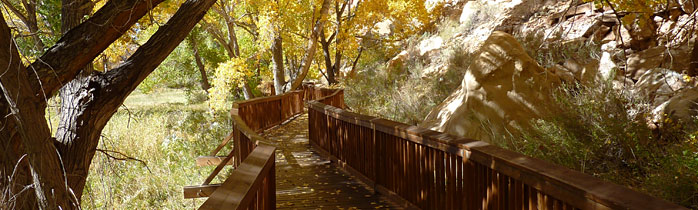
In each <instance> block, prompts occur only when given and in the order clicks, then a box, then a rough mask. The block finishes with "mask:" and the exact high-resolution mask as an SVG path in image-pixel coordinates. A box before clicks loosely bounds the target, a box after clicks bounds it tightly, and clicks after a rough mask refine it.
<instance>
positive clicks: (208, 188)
mask: <svg viewBox="0 0 698 210" xmlns="http://www.w3.org/2000/svg"><path fill="white" fill-rule="evenodd" d="M302 112H303V91H293V92H288V93H285V94H282V95H278V96H270V97H263V98H256V99H252V100H246V101H241V102H235V103H233V109H232V110H231V111H230V114H231V116H232V119H233V131H232V132H231V133H230V134H229V135H228V136H227V137H226V139H224V140H223V142H221V144H220V145H219V146H218V147H217V148H216V149H215V150H214V151H213V152H212V154H211V156H208V157H202V158H200V159H202V160H198V159H197V163H202V164H199V165H205V164H204V163H209V164H215V165H217V166H216V168H215V169H214V170H213V172H212V173H211V174H210V175H209V176H208V177H207V178H206V180H205V181H204V183H203V184H202V185H197V186H188V187H184V197H185V198H197V197H209V198H208V199H207V200H206V201H205V202H204V203H203V204H202V205H201V207H200V208H199V209H275V208H276V190H275V189H276V188H275V169H274V168H275V163H274V162H275V150H276V148H275V147H272V146H268V141H267V140H266V139H265V138H264V137H261V136H260V135H259V134H257V132H262V131H264V130H265V129H268V128H271V127H273V126H276V125H280V124H282V123H283V122H285V121H287V120H289V119H291V118H293V117H294V116H297V115H299V114H301V113H302ZM231 140H233V150H232V151H231V152H230V153H228V154H227V155H226V156H224V157H218V156H216V154H218V153H219V152H220V150H221V149H222V148H223V147H225V146H226V145H228V143H229V142H230V141H231ZM226 165H233V167H235V169H234V170H233V173H232V174H231V175H230V176H229V177H228V178H227V179H226V180H225V182H223V184H210V182H211V181H212V180H213V179H214V178H215V177H216V176H218V174H219V173H220V171H221V170H222V169H223V168H224V167H225V166H226Z"/></svg>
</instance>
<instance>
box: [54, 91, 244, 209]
mask: <svg viewBox="0 0 698 210" xmlns="http://www.w3.org/2000/svg"><path fill="white" fill-rule="evenodd" d="M206 107H207V106H206V104H205V102H203V103H198V104H188V103H187V100H186V97H185V94H184V91H182V90H176V89H165V90H160V91H156V92H154V93H150V94H142V93H134V94H132V95H131V96H129V98H127V99H126V102H125V103H124V106H123V107H122V108H120V109H119V111H118V112H117V113H116V114H115V115H114V116H113V118H112V119H111V120H110V121H109V123H108V124H107V126H106V127H105V129H104V131H103V133H102V135H103V137H102V139H101V141H100V144H99V146H98V149H99V150H100V151H98V152H97V154H96V155H95V157H94V159H93V161H92V165H91V167H90V173H89V176H88V178H87V184H86V187H85V193H84V195H83V197H82V200H83V202H82V207H83V208H84V209H194V208H196V207H198V205H200V204H201V203H202V202H203V199H200V200H185V199H184V198H183V195H182V187H183V186H186V185H197V184H201V183H202V182H203V180H204V179H205V178H206V176H207V175H208V173H210V171H211V170H213V167H212V166H209V167H197V166H195V162H194V160H195V157H196V156H199V155H205V154H208V153H209V152H210V151H211V150H213V148H215V146H217V144H218V143H219V142H220V141H221V140H222V139H223V138H224V137H225V135H226V134H227V132H229V131H230V129H231V123H230V120H229V118H228V117H227V115H225V114H220V116H219V117H217V118H215V117H213V116H212V115H211V114H210V113H209V112H208V109H207V108H206ZM53 118H55V117H53ZM53 121H54V122H55V120H53ZM226 150H227V151H229V148H226ZM227 151H224V152H227ZM223 173H228V172H226V171H225V170H224V172H223ZM223 177H225V176H223ZM221 181H222V180H214V183H216V182H221Z"/></svg>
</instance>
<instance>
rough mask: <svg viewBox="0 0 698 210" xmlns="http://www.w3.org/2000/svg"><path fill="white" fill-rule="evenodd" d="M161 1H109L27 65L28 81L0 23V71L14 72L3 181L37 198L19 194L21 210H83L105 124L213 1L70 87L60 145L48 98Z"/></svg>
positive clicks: (6, 83) (185, 8) (189, 5)
mask: <svg viewBox="0 0 698 210" xmlns="http://www.w3.org/2000/svg"><path fill="white" fill-rule="evenodd" d="M160 2H161V1H158V0H148V1H145V0H120V1H109V2H108V3H107V4H106V5H105V6H104V7H102V8H101V9H100V11H98V12H97V13H96V14H95V15H94V16H93V17H92V18H91V19H90V20H89V21H87V23H85V24H81V25H80V26H78V27H76V28H74V29H73V30H71V31H69V32H68V33H67V34H66V35H64V36H63V38H62V39H61V40H59V42H58V44H56V46H54V47H52V48H51V50H49V51H48V52H47V53H46V54H45V55H44V56H42V59H44V60H42V61H43V62H42V63H34V64H32V65H31V66H30V67H31V68H34V70H35V71H36V72H37V74H36V75H29V74H28V72H34V71H27V70H25V68H24V67H23V66H22V64H21V63H20V62H19V56H18V55H19V54H18V53H17V50H16V47H14V46H13V42H12V39H11V37H10V33H9V29H8V27H7V25H6V24H5V21H4V19H1V20H2V23H0V44H3V46H10V47H7V48H3V49H2V50H0V65H2V66H8V67H11V68H10V69H9V70H10V71H7V72H6V73H5V74H2V75H0V87H1V88H2V89H1V90H2V101H0V114H2V116H8V117H7V119H5V120H3V121H2V122H0V123H2V126H3V127H4V128H5V129H2V130H0V137H1V138H0V140H2V142H1V143H2V144H0V145H2V146H0V149H2V150H3V151H0V152H2V154H3V156H2V161H1V163H2V171H1V172H0V175H2V178H0V180H2V183H3V184H5V183H10V184H12V185H3V186H11V187H12V188H13V189H12V190H13V193H19V192H20V190H21V189H22V188H23V187H24V186H26V185H28V184H35V185H34V189H33V191H34V193H33V194H29V193H26V192H25V193H23V194H21V195H20V197H19V198H20V199H21V200H20V203H17V204H18V205H17V206H15V208H16V209H37V208H39V209H57V208H59V207H60V208H61V209H77V208H79V206H78V205H79V204H78V197H79V196H80V195H81V194H82V191H83V188H84V184H85V179H86V178H87V173H88V171H89V166H90V163H91V160H92V158H93V156H94V154H95V151H96V147H97V144H98V143H99V136H100V134H101V131H102V129H103V128H104V126H105V125H106V123H107V121H109V119H110V118H111V117H112V115H113V114H114V113H115V112H116V111H117V109H118V107H119V106H120V105H121V104H122V103H123V101H124V100H125V98H126V96H128V95H129V94H130V93H131V92H132V91H133V90H134V89H135V88H136V87H137V86H138V84H140V83H141V82H142V81H143V80H144V79H145V77H146V76H148V75H149V74H150V73H151V72H152V71H153V70H155V68H156V67H157V66H158V65H159V64H160V63H161V62H162V61H163V60H164V59H165V58H166V57H167V55H168V54H169V53H170V52H172V50H174V48H175V47H176V46H177V45H178V44H179V43H180V42H181V41H182V40H183V39H184V38H185V37H186V35H187V33H188V32H189V31H190V30H191V29H192V28H193V27H194V25H195V24H196V23H197V22H198V21H199V20H200V19H201V18H202V17H203V15H204V14H205V13H206V11H207V10H208V8H210V7H211V5H213V3H215V0H188V1H186V2H185V3H183V4H182V5H181V7H180V9H179V10H178V11H177V13H176V14H175V15H174V16H173V17H172V18H171V19H170V20H169V21H168V23H167V24H165V25H163V26H162V27H160V29H158V31H157V32H156V33H155V34H154V35H153V36H152V37H151V38H150V39H149V40H148V42H147V43H146V44H144V45H143V46H141V47H140V48H139V49H138V50H137V51H136V52H135V53H134V54H133V55H132V56H131V57H130V58H129V59H128V60H127V61H125V62H124V63H123V64H121V65H120V66H118V67H117V68H115V69H113V70H110V71H107V72H105V73H93V74H91V76H89V77H87V78H86V79H84V80H82V82H81V83H75V84H77V85H75V86H71V88H69V89H70V90H71V91H72V93H74V94H78V96H77V97H73V98H72V99H74V100H70V101H65V102H64V103H65V104H66V105H70V106H71V109H67V110H69V111H68V112H69V113H70V114H66V116H67V117H65V118H62V121H63V122H62V123H61V125H62V126H61V127H63V128H61V130H62V131H61V132H59V133H57V137H58V138H60V140H58V141H56V140H54V138H52V137H51V132H50V130H49V127H48V124H47V122H46V119H45V116H44V113H45V109H46V103H45V100H46V98H49V97H50V96H51V95H52V93H55V90H57V89H58V87H59V84H62V83H61V82H62V81H70V80H73V79H74V78H75V77H76V76H77V75H78V72H79V70H80V69H81V68H82V67H84V66H85V65H86V64H88V63H89V62H90V61H91V60H92V59H94V57H96V56H97V55H98V54H99V53H100V52H101V51H103V50H104V49H105V48H106V47H107V46H108V45H109V44H110V43H111V42H113V41H114V40H116V38H118V37H119V36H120V35H121V34H123V32H125V31H126V30H125V29H128V28H129V27H131V26H132V25H133V23H135V22H136V21H137V20H138V19H140V17H142V16H143V15H144V14H145V13H146V12H147V11H148V10H150V9H152V7H154V6H155V5H157V4H158V3H160ZM75 48H80V49H81V50H75ZM82 48H85V49H84V50H82ZM49 69H50V71H48V70H49ZM37 78H38V80H37ZM54 80H58V81H54ZM39 84H42V85H43V86H40V85H39ZM42 87H43V88H42ZM54 144H55V146H54ZM25 155H26V157H27V158H26V160H28V161H23V162H28V163H29V164H19V165H20V168H19V169H18V170H17V174H18V175H16V176H13V177H14V178H13V180H7V179H6V177H9V176H10V175H11V174H12V173H13V172H15V170H14V166H15V165H16V164H17V163H18V162H19V160H20V159H21V158H22V157H24V156H25ZM61 160H62V164H61ZM61 166H64V167H61ZM66 178H67V180H66ZM13 182H14V183H13ZM29 192H31V191H29ZM30 200H31V201H30Z"/></svg>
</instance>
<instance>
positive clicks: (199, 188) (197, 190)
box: [184, 184, 221, 198]
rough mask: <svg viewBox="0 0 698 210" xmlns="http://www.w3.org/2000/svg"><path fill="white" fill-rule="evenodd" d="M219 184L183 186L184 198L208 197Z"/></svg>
mask: <svg viewBox="0 0 698 210" xmlns="http://www.w3.org/2000/svg"><path fill="white" fill-rule="evenodd" d="M220 186H221V185H220V184H207V185H194V186H185V187H184V198H203V197H208V196H210V195H211V194H213V191H216V189H218V187H220Z"/></svg>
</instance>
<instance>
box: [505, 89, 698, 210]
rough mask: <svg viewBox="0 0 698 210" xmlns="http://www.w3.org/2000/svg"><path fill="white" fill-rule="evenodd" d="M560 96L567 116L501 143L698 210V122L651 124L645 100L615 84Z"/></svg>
mask: <svg viewBox="0 0 698 210" xmlns="http://www.w3.org/2000/svg"><path fill="white" fill-rule="evenodd" d="M554 96H555V99H556V104H557V105H558V106H559V107H560V108H561V111H560V112H559V113H555V114H553V115H551V116H548V117H544V118H542V119H538V120H535V121H534V123H533V124H534V126H533V127H534V128H533V130H525V131H521V136H510V138H513V139H511V140H505V141H499V143H500V146H503V147H507V148H510V149H512V150H515V151H518V152H521V153H523V154H526V155H529V156H533V157H537V158H540V159H543V160H547V161H551V162H553V163H557V164H560V165H563V166H565V167H568V168H571V169H575V170H578V171H581V172H584V173H587V174H591V175H594V176H596V177H599V178H602V179H605V180H608V181H611V182H614V183H617V184H621V185H625V186H628V187H630V188H633V189H636V190H640V191H644V192H646V193H648V194H650V195H654V196H657V197H661V198H663V199H666V200H668V201H671V202H674V203H678V204H681V205H684V206H687V207H689V208H698V182H696V181H697V180H698V118H693V119H692V120H678V119H675V117H672V116H667V118H666V120H664V121H663V122H661V123H660V124H659V125H657V126H656V127H653V126H648V118H649V117H650V116H652V113H651V110H650V109H648V108H642V107H644V106H642V105H641V103H642V102H643V100H642V98H638V97H639V96H637V95H630V94H628V92H627V91H618V90H614V89H613V88H612V85H611V84H610V83H609V82H605V83H604V84H597V85H595V86H589V87H584V86H563V87H562V88H560V89H559V90H558V91H556V92H555V94H554ZM503 142H507V143H504V144H503Z"/></svg>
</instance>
